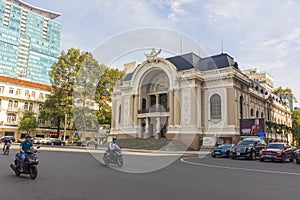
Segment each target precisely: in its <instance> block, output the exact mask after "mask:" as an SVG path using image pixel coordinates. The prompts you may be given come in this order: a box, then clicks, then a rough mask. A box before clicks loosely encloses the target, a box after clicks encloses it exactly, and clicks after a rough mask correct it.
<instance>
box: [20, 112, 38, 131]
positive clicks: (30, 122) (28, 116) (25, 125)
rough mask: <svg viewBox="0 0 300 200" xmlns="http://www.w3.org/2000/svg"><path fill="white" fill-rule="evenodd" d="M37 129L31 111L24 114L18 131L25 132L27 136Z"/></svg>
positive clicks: (36, 123)
mask: <svg viewBox="0 0 300 200" xmlns="http://www.w3.org/2000/svg"><path fill="white" fill-rule="evenodd" d="M38 127H39V124H38V122H37V120H36V117H35V116H34V113H33V112H32V111H26V112H24V115H23V118H22V119H21V121H20V125H19V130H20V131H26V133H27V134H30V132H32V131H34V130H35V129H36V128H38Z"/></svg>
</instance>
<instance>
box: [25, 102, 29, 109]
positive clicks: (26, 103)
mask: <svg viewBox="0 0 300 200" xmlns="http://www.w3.org/2000/svg"><path fill="white" fill-rule="evenodd" d="M28 108H29V106H28V102H25V103H24V110H28Z"/></svg>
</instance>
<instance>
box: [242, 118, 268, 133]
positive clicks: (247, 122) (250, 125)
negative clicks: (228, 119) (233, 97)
mask: <svg viewBox="0 0 300 200" xmlns="http://www.w3.org/2000/svg"><path fill="white" fill-rule="evenodd" d="M240 135H241V136H258V137H265V136H266V134H265V121H264V118H254V119H240Z"/></svg>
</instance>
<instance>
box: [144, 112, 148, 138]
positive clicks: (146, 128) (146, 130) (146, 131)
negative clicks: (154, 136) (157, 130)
mask: <svg viewBox="0 0 300 200" xmlns="http://www.w3.org/2000/svg"><path fill="white" fill-rule="evenodd" d="M145 121H146V126H145V135H144V138H147V137H149V118H148V117H146V118H145Z"/></svg>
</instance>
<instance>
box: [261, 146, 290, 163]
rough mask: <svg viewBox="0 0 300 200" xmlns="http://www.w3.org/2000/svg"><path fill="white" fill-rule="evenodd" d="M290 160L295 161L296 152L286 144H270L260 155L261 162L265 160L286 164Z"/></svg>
mask: <svg viewBox="0 0 300 200" xmlns="http://www.w3.org/2000/svg"><path fill="white" fill-rule="evenodd" d="M287 159H289V160H290V161H291V162H293V161H294V151H293V148H292V147H291V146H289V145H288V144H286V143H279V142H278V143H270V144H268V146H267V147H266V149H263V150H261V151H260V153H259V160H260V161H261V162H263V161H265V160H271V161H281V162H283V163H284V162H286V160H287Z"/></svg>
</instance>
